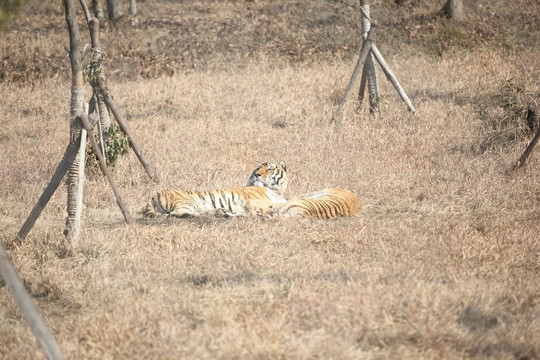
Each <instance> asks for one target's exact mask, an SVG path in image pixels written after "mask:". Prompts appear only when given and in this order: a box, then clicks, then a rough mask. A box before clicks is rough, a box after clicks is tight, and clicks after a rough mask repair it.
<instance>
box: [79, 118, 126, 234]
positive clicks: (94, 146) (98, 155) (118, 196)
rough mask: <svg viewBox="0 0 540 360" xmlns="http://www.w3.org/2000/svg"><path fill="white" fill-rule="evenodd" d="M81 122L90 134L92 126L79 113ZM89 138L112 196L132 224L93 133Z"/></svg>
mask: <svg viewBox="0 0 540 360" xmlns="http://www.w3.org/2000/svg"><path fill="white" fill-rule="evenodd" d="M79 118H80V119H81V121H82V123H83V126H84V128H85V129H86V131H87V132H88V133H89V134H92V126H91V125H90V122H89V121H88V119H87V118H86V115H84V114H83V115H81V116H80V117H79ZM88 138H89V139H90V142H91V143H92V148H93V149H94V152H95V153H96V155H97V157H98V159H99V163H100V164H101V169H102V170H103V173H104V174H105V176H106V177H107V180H109V184H111V188H112V190H113V193H114V196H115V197H116V202H117V203H118V206H120V210H122V214H123V215H124V219H125V220H126V222H127V223H128V224H129V225H133V224H134V223H135V222H134V221H133V218H132V217H131V215H130V213H129V210H128V209H127V207H126V205H125V204H124V201H123V200H122V196H121V195H120V192H119V191H118V188H117V187H116V183H115V182H114V179H113V178H112V176H111V173H110V172H109V169H108V168H107V164H106V163H105V158H104V157H103V155H102V154H101V152H100V151H99V145H98V143H97V141H96V139H95V138H94V136H93V135H91V136H89V137H88Z"/></svg>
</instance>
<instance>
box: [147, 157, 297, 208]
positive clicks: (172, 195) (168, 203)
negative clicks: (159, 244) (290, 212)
mask: <svg viewBox="0 0 540 360" xmlns="http://www.w3.org/2000/svg"><path fill="white" fill-rule="evenodd" d="M287 183H288V177H287V171H286V165H285V162H284V161H281V162H274V161H270V162H264V163H258V164H257V168H256V169H255V170H254V171H253V173H252V174H251V176H250V177H249V178H248V186H239V187H234V188H229V189H219V190H214V191H185V190H174V189H164V190H161V191H159V192H158V193H157V195H156V196H154V197H153V198H152V199H151V201H150V203H148V204H147V205H146V206H145V207H144V209H143V211H142V214H143V216H144V217H148V218H167V217H171V216H172V217H179V218H182V217H190V216H193V217H197V216H205V215H206V216H213V215H214V216H225V217H230V216H248V215H265V214H266V213H268V212H269V211H270V210H271V209H272V208H274V207H276V206H278V205H279V204H283V203H285V202H286V199H285V198H284V197H283V195H282V194H283V192H284V191H285V190H286V189H287Z"/></svg>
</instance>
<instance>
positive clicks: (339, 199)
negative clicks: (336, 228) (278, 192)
mask: <svg viewBox="0 0 540 360" xmlns="http://www.w3.org/2000/svg"><path fill="white" fill-rule="evenodd" d="M360 207H361V202H360V199H359V198H358V197H357V196H356V195H355V194H353V193H351V192H349V191H347V190H344V189H340V188H329V189H324V190H321V191H317V192H314V193H312V194H309V195H304V196H301V197H299V198H296V199H292V200H289V201H287V202H285V203H284V204H282V205H280V206H278V207H275V208H273V209H271V210H270V211H269V212H268V214H267V215H268V216H282V217H293V216H301V217H316V218H319V219H333V218H337V217H342V216H353V215H354V214H356V213H357V212H358V211H360Z"/></svg>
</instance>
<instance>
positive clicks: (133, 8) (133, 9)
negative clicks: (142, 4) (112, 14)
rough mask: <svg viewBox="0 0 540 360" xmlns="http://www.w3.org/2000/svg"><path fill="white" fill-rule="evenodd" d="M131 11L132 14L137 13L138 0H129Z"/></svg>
mask: <svg viewBox="0 0 540 360" xmlns="http://www.w3.org/2000/svg"><path fill="white" fill-rule="evenodd" d="M129 13H130V14H131V15H136V14H137V1H136V0H129Z"/></svg>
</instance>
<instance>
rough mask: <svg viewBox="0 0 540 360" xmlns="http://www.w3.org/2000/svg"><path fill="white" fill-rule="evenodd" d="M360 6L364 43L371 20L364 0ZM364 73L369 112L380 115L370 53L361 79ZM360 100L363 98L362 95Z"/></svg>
mask: <svg viewBox="0 0 540 360" xmlns="http://www.w3.org/2000/svg"><path fill="white" fill-rule="evenodd" d="M360 6H361V10H362V37H363V38H364V41H365V40H366V39H367V34H368V32H369V29H370V28H371V18H370V13H369V5H368V4H365V1H364V0H360ZM364 73H365V74H366V75H365V78H366V80H367V88H368V94H369V112H370V113H372V114H373V113H380V112H381V107H380V102H379V85H378V83H377V71H376V70H375V61H373V55H372V54H371V53H369V55H368V57H367V59H366V63H365V65H364V71H363V73H362V77H364ZM364 84H365V82H364ZM364 86H365V85H364ZM360 91H362V87H360ZM359 95H360V93H359ZM362 98H363V94H362ZM359 100H360V96H359Z"/></svg>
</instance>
